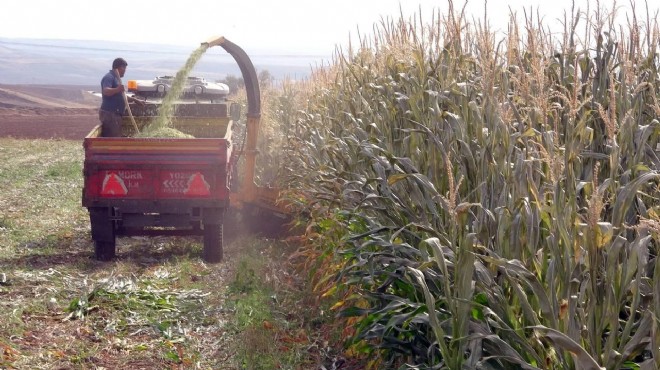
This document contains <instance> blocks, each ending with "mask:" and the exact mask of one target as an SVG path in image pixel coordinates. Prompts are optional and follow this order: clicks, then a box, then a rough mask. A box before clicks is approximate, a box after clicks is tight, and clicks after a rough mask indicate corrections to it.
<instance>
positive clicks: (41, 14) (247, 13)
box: [0, 0, 657, 54]
mask: <svg viewBox="0 0 660 370" xmlns="http://www.w3.org/2000/svg"><path fill="white" fill-rule="evenodd" d="M575 1H576V4H577V5H578V6H580V7H581V8H583V9H585V8H586V4H587V0H575ZM619 2H620V3H622V4H624V3H625V5H626V6H628V4H629V0H625V1H619ZM649 2H650V3H654V0H649ZM454 3H455V6H456V7H461V6H462V5H463V1H459V0H455V1H454ZM601 3H602V4H605V5H606V6H608V7H611V1H606V0H603V1H601ZM637 3H638V7H639V8H640V9H638V12H640V11H642V10H643V7H644V2H641V1H637ZM447 4H448V1H447V0H401V2H399V0H324V1H320V0H271V1H268V0H208V1H207V0H168V1H165V0H157V1H156V0H113V1H103V2H101V1H90V0H58V1H54V0H12V1H7V2H3V5H2V12H0V37H8V38H56V39H85V40H109V41H128V42H146V43H159V44H173V45H183V46H188V45H190V46H191V48H194V47H196V46H198V45H199V43H200V42H202V41H205V40H207V39H209V38H210V37H212V36H215V35H223V36H225V37H226V38H227V39H229V40H232V41H233V42H235V43H237V44H238V45H240V46H242V47H243V48H248V49H265V50H272V51H280V52H282V53H309V54H319V53H322V54H331V53H332V52H333V50H334V48H335V45H340V46H345V45H347V44H348V40H349V35H353V36H355V35H356V34H357V30H358V28H359V29H360V31H361V32H362V33H366V32H369V31H371V29H372V26H373V24H374V23H376V22H378V21H379V20H380V19H381V17H394V18H398V17H399V15H400V14H401V11H402V12H403V15H404V17H406V18H408V17H409V16H411V15H413V14H416V13H418V12H419V10H420V9H421V14H422V15H423V16H425V17H427V18H428V17H430V15H431V13H432V12H433V11H437V10H441V11H443V12H444V11H446V9H447V7H448V6H447ZM570 6H571V0H508V1H503V0H489V1H488V2H487V8H488V14H489V18H490V22H491V26H492V27H493V28H501V29H504V28H505V26H506V21H507V19H508V14H509V7H511V8H512V9H513V10H515V11H517V12H518V14H519V17H522V14H523V8H525V9H528V10H529V9H530V7H531V8H532V9H534V10H535V11H536V10H537V9H538V10H539V11H540V13H541V14H543V15H544V16H545V17H547V19H548V20H553V19H556V18H558V17H561V16H562V14H563V11H564V10H565V9H566V10H569V9H570ZM591 6H592V7H595V1H591ZM655 7H656V8H657V5H656V6H655ZM468 11H469V13H470V14H473V15H474V16H476V17H479V18H480V17H482V16H483V13H484V0H470V1H469V2H468ZM642 13H643V14H644V15H645V11H643V12H642Z"/></svg>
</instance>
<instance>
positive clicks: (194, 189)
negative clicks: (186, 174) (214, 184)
mask: <svg viewBox="0 0 660 370" xmlns="http://www.w3.org/2000/svg"><path fill="white" fill-rule="evenodd" d="M210 189H211V187H210V186H209V184H208V183H207V182H206V180H204V175H202V174H201V173H199V172H197V173H195V174H194V175H192V176H190V179H189V180H188V187H187V188H186V190H184V191H183V194H185V195H194V196H204V195H210V194H211V191H210Z"/></svg>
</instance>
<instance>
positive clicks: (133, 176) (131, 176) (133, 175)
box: [117, 171, 142, 180]
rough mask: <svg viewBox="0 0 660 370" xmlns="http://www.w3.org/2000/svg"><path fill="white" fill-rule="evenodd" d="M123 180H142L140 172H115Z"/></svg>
mask: <svg viewBox="0 0 660 370" xmlns="http://www.w3.org/2000/svg"><path fill="white" fill-rule="evenodd" d="M117 174H118V175H119V177H121V178H122V179H124V180H142V171H117Z"/></svg>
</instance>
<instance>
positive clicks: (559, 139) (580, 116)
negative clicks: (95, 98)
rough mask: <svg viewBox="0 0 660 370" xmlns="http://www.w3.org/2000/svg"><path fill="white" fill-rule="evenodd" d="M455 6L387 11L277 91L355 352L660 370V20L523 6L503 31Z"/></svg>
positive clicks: (292, 171)
mask: <svg viewBox="0 0 660 370" xmlns="http://www.w3.org/2000/svg"><path fill="white" fill-rule="evenodd" d="M449 4H450V9H449V11H448V12H447V13H446V14H442V13H440V12H438V14H437V15H436V16H434V19H433V20H432V21H431V22H430V23H424V22H422V21H420V20H419V18H417V17H416V16H415V17H413V18H411V19H408V20H405V19H399V20H391V19H386V20H383V21H382V22H381V23H380V24H377V25H376V26H375V27H374V30H375V33H374V36H373V37H372V38H370V39H368V38H362V39H361V40H360V42H359V44H358V45H350V46H349V47H348V48H346V50H341V49H340V50H338V51H337V52H336V53H335V57H334V63H333V64H332V65H330V66H329V67H328V68H322V69H318V70H316V71H315V72H314V74H313V76H312V78H311V79H310V80H309V81H307V83H305V84H298V85H295V84H294V85H287V86H285V88H284V89H283V90H282V93H281V94H282V95H281V96H280V98H279V100H277V101H275V102H274V103H273V104H275V105H276V106H278V107H279V108H276V109H274V113H273V117H275V119H277V120H278V124H279V125H282V126H284V125H286V132H287V137H286V158H287V161H285V163H284V165H285V166H286V184H287V186H288V189H289V190H288V192H287V201H288V202H289V203H291V204H293V205H296V206H297V209H298V210H299V211H300V212H301V214H304V215H305V216H306V217H307V218H306V221H305V222H306V226H307V229H306V230H307V232H306V235H305V236H306V241H307V245H306V247H305V248H304V249H303V250H302V251H301V254H302V255H303V256H305V257H306V259H305V260H304V261H305V266H306V268H307V269H308V270H309V271H310V275H311V277H312V278H313V281H314V283H315V284H316V285H315V286H316V289H317V291H318V292H319V294H320V295H322V296H323V297H325V298H326V299H328V300H331V302H332V304H333V306H332V309H333V310H335V311H336V313H337V315H338V317H340V318H341V320H342V321H341V324H340V325H341V326H342V327H345V329H344V330H343V333H342V334H343V337H342V338H343V339H344V340H345V343H346V345H347V353H349V354H352V355H354V356H362V357H364V358H367V359H369V360H370V366H371V367H372V368H399V369H409V368H415V369H417V368H420V369H421V368H424V369H452V370H454V369H589V370H590V369H657V368H660V327H659V325H658V324H659V318H658V315H657V313H658V312H660V264H657V263H656V260H657V258H656V257H657V255H658V248H659V245H658V235H659V233H660V202H659V198H660V189H659V188H658V184H659V183H660V175H659V173H658V169H659V168H660V158H658V153H659V152H658V151H657V150H656V148H657V147H658V140H659V139H660V122H659V121H658V119H659V117H660V104H659V103H658V94H659V93H660V84H659V82H660V74H659V67H660V60H659V58H658V47H659V46H660V44H659V42H660V40H659V28H658V23H657V18H655V17H651V16H646V15H644V17H641V18H638V14H648V9H641V10H643V11H640V9H637V10H636V11H635V13H634V14H630V15H628V17H627V18H626V19H627V23H626V24H625V25H621V24H618V23H615V21H614V20H615V13H614V12H611V11H608V10H606V9H604V8H601V6H600V5H601V4H600V3H596V5H597V6H596V7H594V8H593V9H587V10H586V11H584V10H582V11H579V10H578V9H568V10H567V12H566V14H567V15H566V17H565V19H564V28H563V30H562V32H554V33H550V32H549V31H548V29H547V28H546V27H545V26H544V24H543V23H542V22H540V21H538V20H537V19H536V18H535V17H534V16H531V15H529V14H525V15H524V17H523V19H522V20H519V19H518V18H517V17H513V16H512V17H511V20H510V22H509V28H508V31H507V32H506V35H505V36H503V37H502V36H498V35H497V34H496V33H494V32H492V31H491V30H490V29H489V27H488V23H487V20H486V19H483V20H481V21H468V19H467V18H466V17H465V16H464V15H463V13H462V12H461V9H455V8H453V7H452V6H451V5H452V4H451V2H450V3H449ZM615 6H616V4H613V6H612V8H613V9H615ZM420 18H421V17H420ZM656 276H658V277H657V278H656Z"/></svg>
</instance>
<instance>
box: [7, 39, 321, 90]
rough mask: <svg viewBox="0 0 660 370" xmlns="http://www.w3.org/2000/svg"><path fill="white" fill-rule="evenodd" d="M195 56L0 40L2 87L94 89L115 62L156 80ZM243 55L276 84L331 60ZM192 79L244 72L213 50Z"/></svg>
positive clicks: (162, 48) (134, 47) (147, 48)
mask: <svg viewBox="0 0 660 370" xmlns="http://www.w3.org/2000/svg"><path fill="white" fill-rule="evenodd" d="M192 51H193V50H192V49H190V50H189V49H187V48H185V47H181V46H169V45H157V44H137V43H121V42H108V41H87V40H47V39H10V38H2V37H0V84H39V85H82V86H96V85H98V84H99V83H100V80H101V77H102V75H103V74H104V73H105V72H107V71H108V70H109V69H110V68H111V65H112V60H113V59H114V58H116V57H122V58H124V59H126V60H127V61H128V70H127V72H126V76H125V78H127V79H153V78H154V77H156V76H161V75H173V74H175V73H176V71H178V70H179V68H180V67H181V66H182V65H183V64H184V63H185V61H186V60H187V59H188V57H189V55H190V53H192ZM245 51H246V53H248V55H249V56H250V58H251V59H252V63H253V64H254V66H255V68H256V69H257V71H262V70H268V72H270V74H271V75H272V76H273V77H274V78H275V79H283V78H285V77H288V78H293V79H303V78H305V77H307V76H308V75H309V74H310V73H311V71H312V69H313V68H315V67H318V66H320V65H322V64H325V65H327V61H328V60H329V59H330V56H321V55H274V54H273V53H264V52H260V51H250V50H245ZM192 75H197V76H201V77H204V78H206V79H207V80H212V81H214V80H218V79H222V78H224V77H226V76H227V75H234V76H240V70H239V69H238V66H237V65H236V63H235V62H234V60H233V58H232V57H231V56H230V55H229V54H227V53H226V52H225V51H224V49H222V48H219V47H215V48H211V49H209V50H208V51H207V52H206V54H205V55H204V56H203V57H202V59H201V60H200V61H199V62H198V64H197V65H196V67H195V69H194V70H193V72H192Z"/></svg>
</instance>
